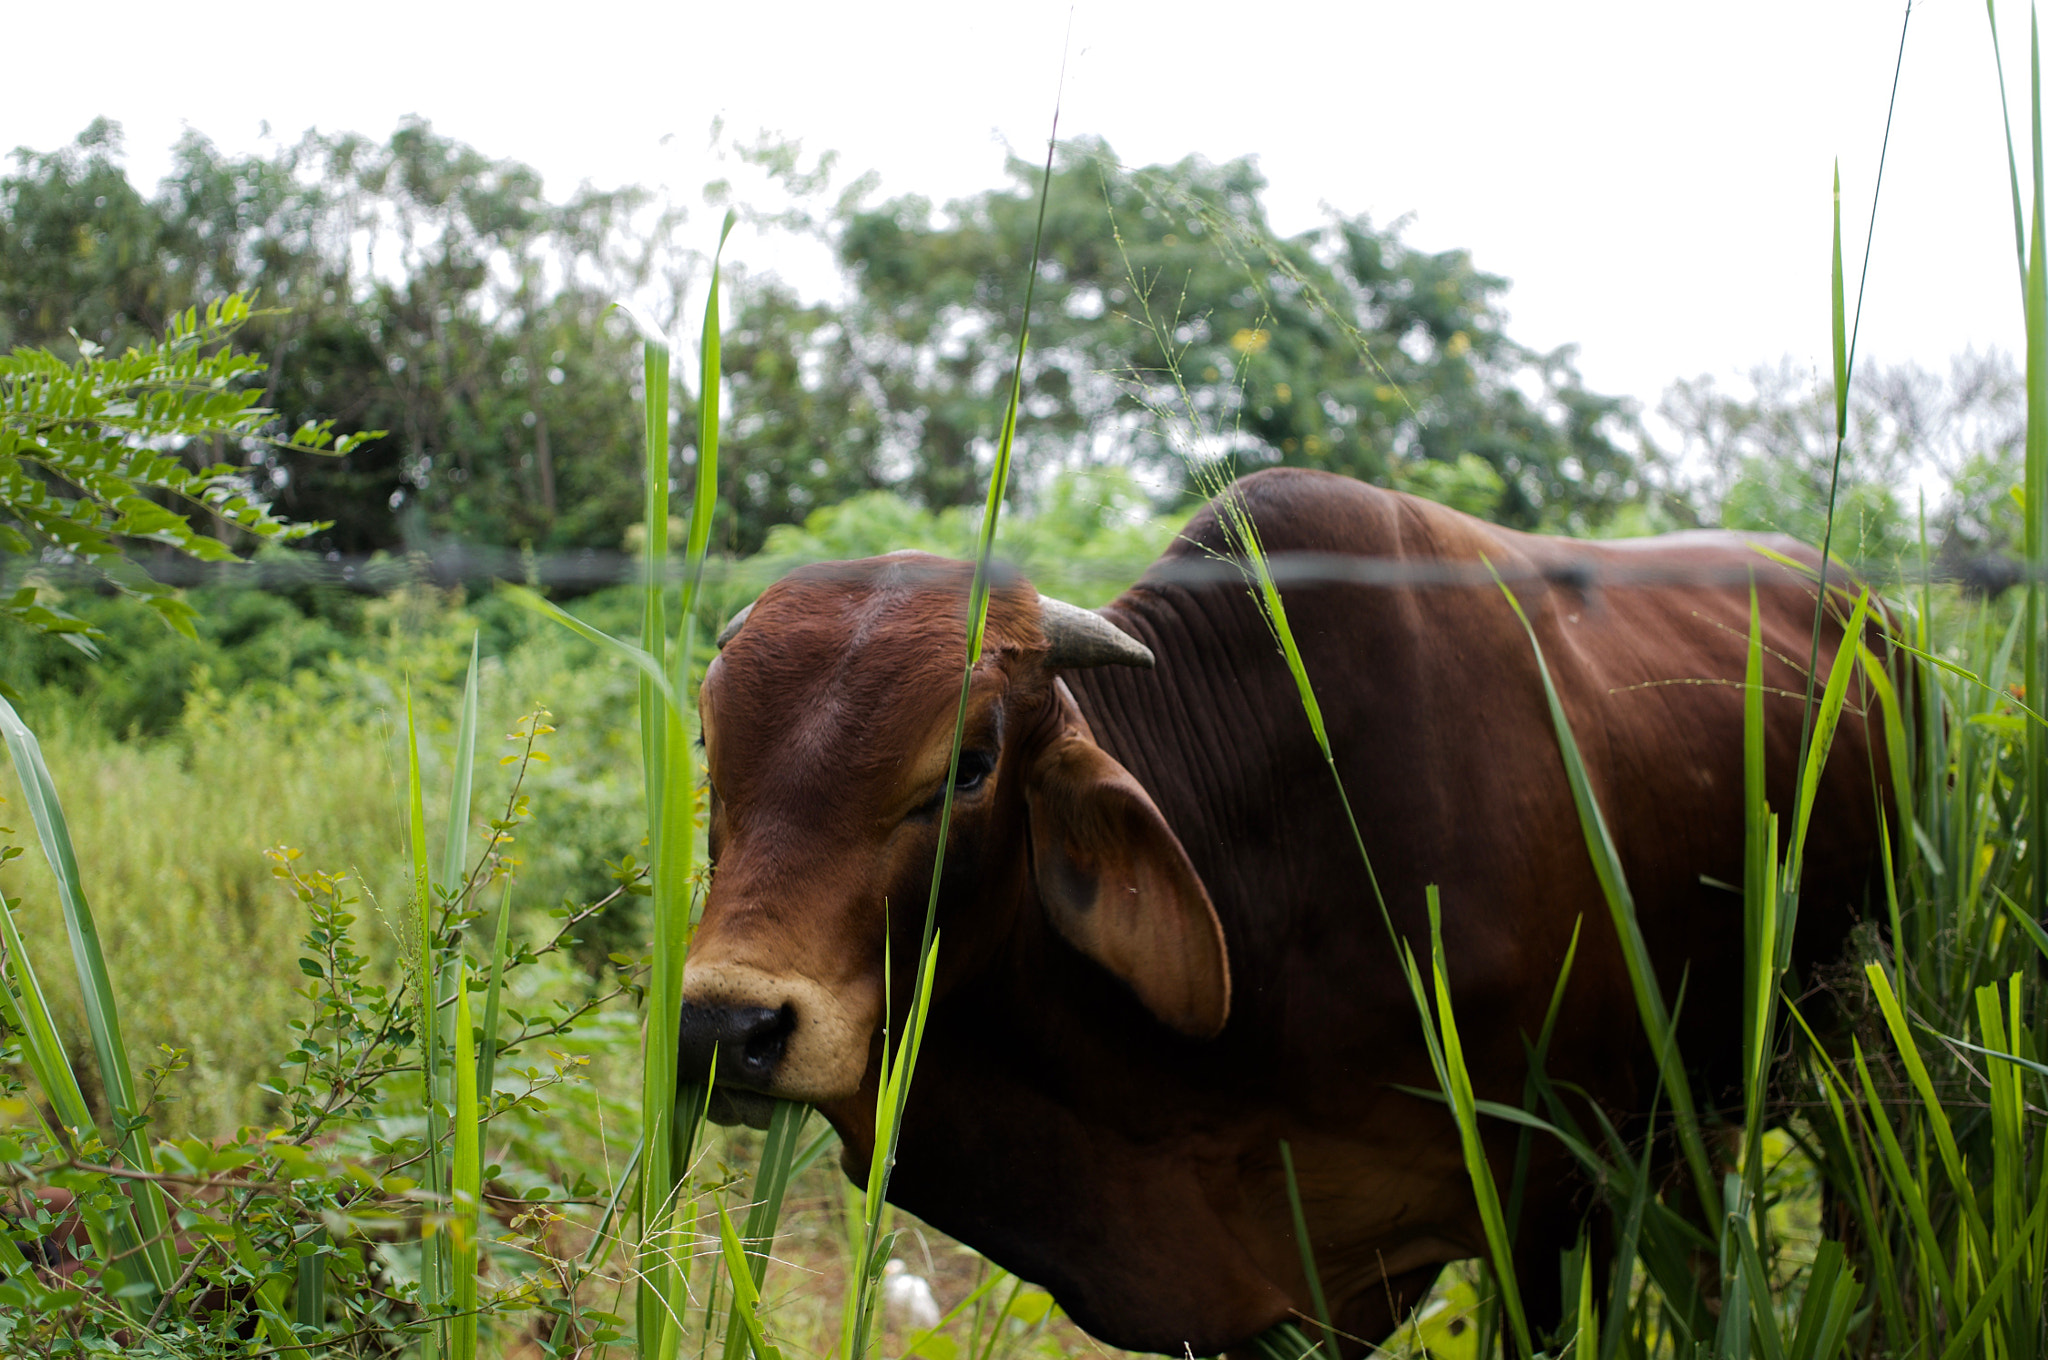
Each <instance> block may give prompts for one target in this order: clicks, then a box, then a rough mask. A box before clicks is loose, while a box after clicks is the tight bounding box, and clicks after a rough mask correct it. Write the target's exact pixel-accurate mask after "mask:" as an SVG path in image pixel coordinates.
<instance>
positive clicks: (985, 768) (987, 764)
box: [910, 750, 996, 818]
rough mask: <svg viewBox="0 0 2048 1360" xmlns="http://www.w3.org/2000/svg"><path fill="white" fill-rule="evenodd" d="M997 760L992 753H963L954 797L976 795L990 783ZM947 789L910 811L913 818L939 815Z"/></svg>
mask: <svg viewBox="0 0 2048 1360" xmlns="http://www.w3.org/2000/svg"><path fill="white" fill-rule="evenodd" d="M995 768H996V758H995V753H994V752H991V751H972V750H970V751H962V752H961V753H960V768H959V771H958V772H957V773H956V774H955V775H954V776H953V796H954V797H955V798H956V799H957V798H959V797H961V796H962V795H964V794H970V793H974V792H975V791H977V790H978V789H980V788H981V786H982V785H983V784H986V783H987V782H988V777H989V776H990V775H991V774H993V773H995ZM945 793H946V791H945V789H944V788H940V789H939V790H938V791H937V792H935V793H933V794H932V796H931V797H929V798H927V799H925V800H924V801H923V802H922V803H919V804H918V805H917V806H916V807H914V808H912V809H911V810H910V815H911V816H912V817H918V818H927V817H936V816H938V815H939V804H940V802H941V801H943V800H944V798H945Z"/></svg>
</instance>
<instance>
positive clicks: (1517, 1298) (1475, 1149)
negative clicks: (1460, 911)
mask: <svg viewBox="0 0 2048 1360" xmlns="http://www.w3.org/2000/svg"><path fill="white" fill-rule="evenodd" d="M1429 953H1430V970H1431V974H1432V978H1433V981H1434V984H1435V994H1436V1018H1437V1034H1438V1038H1439V1040H1440V1041H1441V1043H1442V1045H1443V1070H1442V1072H1441V1074H1440V1075H1441V1077H1442V1079H1443V1082H1444V1089H1445V1093H1446V1094H1448V1095H1449V1096H1450V1098H1451V1112H1452V1114H1453V1115H1454V1116H1455V1117H1456V1118H1457V1121H1458V1142H1459V1146H1460V1147H1461V1148H1462V1149H1463V1151H1464V1154H1465V1169H1466V1171H1467V1173H1468V1174H1469V1175H1470V1177H1471V1180H1472V1193H1473V1196H1474V1198H1476V1199H1477V1200H1478V1202H1479V1221H1480V1223H1481V1224H1482V1226H1483V1227H1484V1228H1485V1231H1486V1245H1487V1248H1488V1251H1489V1254H1490V1256H1491V1258H1492V1265H1493V1270H1494V1273H1495V1274H1496V1275H1497V1276H1499V1278H1500V1286H1501V1291H1500V1292H1501V1299H1502V1301H1503V1302H1504V1303H1505V1304H1506V1306H1507V1310H1508V1325H1509V1326H1510V1328H1511V1329H1512V1330H1513V1332H1514V1337H1515V1346H1516V1349H1517V1350H1518V1351H1519V1353H1520V1354H1521V1355H1522V1357H1523V1360H1533V1357H1534V1356H1535V1354H1536V1347H1535V1344H1534V1342H1533V1341H1532V1339H1531V1337H1530V1334H1529V1319H1528V1316H1527V1315H1526V1314H1525V1313H1524V1312H1523V1309H1522V1291H1521V1287H1520V1285H1519V1284H1518V1283H1517V1281H1516V1279H1515V1258H1514V1249H1513V1244H1512V1242H1511V1240H1510V1238H1509V1235H1508V1228H1507V1220H1506V1217H1505V1216H1504V1215H1503V1214H1502V1212H1501V1205H1500V1191H1499V1189H1498V1187H1496V1186H1495V1184H1494V1180H1493V1171H1492V1168H1491V1167H1489V1166H1488V1165H1487V1160H1486V1147H1485V1145H1484V1144H1483V1143H1482V1142H1481V1141H1480V1137H1479V1118H1478V1115H1477V1113H1476V1112H1475V1110H1474V1108H1473V1094H1472V1074H1471V1073H1470V1072H1469V1071H1467V1070H1466V1067H1465V1050H1464V1045H1463V1044H1462V1043H1461V1042H1460V1040H1459V1037H1458V1022H1457V1017H1456V1016H1455V1015H1453V1014H1452V1009H1451V981H1450V975H1449V973H1448V972H1447V971H1446V968H1445V963H1444V932H1443V911H1442V907H1441V904H1440V903H1439V902H1438V900H1437V891H1436V885H1435V884H1433V883H1432V884H1431V885H1430V886H1429Z"/></svg>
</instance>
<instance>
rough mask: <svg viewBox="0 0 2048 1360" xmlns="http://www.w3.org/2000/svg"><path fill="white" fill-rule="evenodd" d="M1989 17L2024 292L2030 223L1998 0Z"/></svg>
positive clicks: (1987, 3) (1989, 3)
mask: <svg viewBox="0 0 2048 1360" xmlns="http://www.w3.org/2000/svg"><path fill="white" fill-rule="evenodd" d="M1984 14H1985V17H1986V18H1988V19H1989V20H1990V21H1991V64H1992V65H1993V66H1994V67H1996V68H1997V71H1998V115H1999V121H2000V123H2001V124H2003V126H2004V128H2005V169H2006V174H2007V175H2008V176H2009V177H2010V179H2011V181H2012V245H2013V252H2014V253H2015V254H2016V255H2017V256H2018V257H2019V266H2020V291H2021V292H2022V294H2024V293H2025V291H2026V287H2027V223H2026V217H2025V215H2024V213H2023V212H2022V211H2021V209H2020V166H2019V159H2018V157H2017V156H2016V155H2015V154H2014V151H2013V142H2012V105H2011V103H2010V102H2009V101H2008V100H2007V98H2006V94H2005V54H2004V53H2002V52H2001V51H1999V47H1998V10H1997V7H1996V4H1995V0H1984Z"/></svg>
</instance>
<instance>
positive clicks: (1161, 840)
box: [1025, 725, 1230, 1039]
mask: <svg viewBox="0 0 2048 1360" xmlns="http://www.w3.org/2000/svg"><path fill="white" fill-rule="evenodd" d="M1025 796H1026V798H1027V800H1028V801H1029V803H1030V806H1031V858H1032V865H1033V867H1034V868H1035V869H1036V871H1037V877H1038V894H1039V897H1040V899H1041V900H1042V901H1043V902H1044V904H1045V911H1046V915H1047V916H1049V917H1050V918H1051V919H1052V924H1053V927H1054V928H1055V929H1056V930H1058V931H1059V933H1060V934H1061V935H1063V936H1065V937H1066V939H1067V941H1068V943H1070V944H1072V945H1073V946H1074V947H1075V948H1076V949H1078V950H1080V951H1081V952H1082V953H1083V954H1086V955H1087V956H1088V957H1089V958H1091V959H1094V960H1095V961H1096V962H1097V963H1099V964H1101V965H1102V966H1103V967H1104V968H1107V969H1108V970H1109V971H1110V972H1112V973H1114V974H1116V975H1117V976H1118V977H1120V978H1122V979H1123V980H1124V981H1125V982H1126V983H1128V984H1129V985H1130V987H1131V990H1132V991H1134V992H1136V993H1137V994H1138V999H1139V1000H1140V1001H1142V1002H1144V1004H1145V1008H1146V1009H1147V1010H1149V1011H1151V1012H1152V1014H1154V1015H1156V1016H1158V1017H1159V1019H1160V1020H1161V1021H1163V1022H1164V1023H1166V1024H1167V1025H1170V1026H1172V1027H1173V1028H1174V1029H1177V1030H1179V1031H1180V1032H1181V1033H1182V1034H1187V1035H1192V1036H1194V1037H1196V1038H1202V1039H1206V1038H1210V1037H1213V1036H1214V1035H1215V1034H1216V1033H1217V1032H1218V1031H1220V1030H1221V1029H1222V1028H1223V1022H1224V1021H1225V1020H1227V1019H1229V1018H1230V957H1229V954H1228V952H1227V951H1226V950H1225V947H1224V944H1223V925H1222V923H1221V922H1220V921H1218V920H1217V919H1216V908H1215V907H1214V906H1213V905H1211V903H1210V901H1209V892H1208V890H1207V889H1206V888H1204V887H1203V886H1202V880H1201V879H1200V878H1199V877H1197V876H1196V874H1195V867H1194V865H1192V864H1190V863H1188V856H1187V851H1185V850H1183V849H1182V848H1181V844H1180V839H1179V838H1178V837H1177V836H1175V835H1174V834H1173V831H1172V829H1171V828H1170V827H1168V826H1167V825H1166V819H1165V818H1164V817H1162V816H1160V815H1159V808H1158V807H1157V805H1155V804H1154V803H1153V801H1152V798H1151V796H1150V795H1149V794H1147V793H1146V792H1145V788H1144V786H1143V785H1142V784H1140V783H1139V782H1138V781H1137V780H1136V779H1134V778H1132V776H1131V773H1130V771H1128V770H1126V769H1124V767H1123V766H1121V765H1119V764H1117V763H1116V761H1114V760H1112V759H1111V758H1110V757H1109V756H1108V754H1107V753H1105V752H1104V751H1103V750H1102V748H1101V747H1099V746H1097V745H1096V744H1095V742H1094V741H1093V740H1092V739H1091V738H1090V737H1089V736H1088V735H1087V729H1086V727H1085V725H1082V726H1081V727H1080V728H1079V730H1075V729H1074V728H1068V729H1067V730H1066V731H1065V732H1063V733H1062V734H1061V735H1059V736H1057V737H1055V738H1053V739H1052V740H1051V741H1050V742H1048V743H1047V744H1046V747H1045V749H1044V750H1043V751H1042V752H1041V753H1040V754H1039V756H1038V759H1037V760H1036V762H1034V764H1033V766H1032V770H1031V775H1030V779H1029V782H1028V783H1027V785H1026V788H1025Z"/></svg>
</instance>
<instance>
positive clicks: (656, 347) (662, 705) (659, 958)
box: [634, 336, 689, 1360]
mask: <svg viewBox="0 0 2048 1360" xmlns="http://www.w3.org/2000/svg"><path fill="white" fill-rule="evenodd" d="M641 359H642V375H641V390H642V404H641V415H642V430H641V433H642V451H643V462H644V464H645V467H644V475H645V480H646V498H647V499H646V523H647V538H646V543H647V562H646V573H645V578H644V581H643V585H642V594H641V615H640V647H639V649H638V650H639V651H640V652H641V654H642V655H644V656H645V657H646V661H645V662H641V663H637V664H639V665H640V677H639V689H640V750H641V767H642V784H643V797H644V806H645V808H646V811H647V835H648V841H649V858H650V859H651V860H652V861H653V875H652V879H653V881H652V883H651V884H650V887H651V889H652V892H651V895H650V897H649V899H648V910H649V912H650V914H651V916H652V918H653V927H654V940H653V946H654V947H653V961H652V967H651V969H650V976H649V978H648V991H647V1029H646V1037H645V1041H644V1042H645V1051H644V1054H643V1057H642V1061H641V1081H640V1127H641V1143H642V1147H643V1149H644V1151H643V1153H642V1156H641V1160H640V1248H639V1289H638V1292H637V1294H636V1296H635V1301H634V1319H635V1324H636V1326H635V1335H636V1336H637V1337H638V1339H639V1343H640V1348H641V1351H642V1353H643V1354H646V1355H652V1356H655V1357H657V1360H671V1358H672V1357H673V1356H674V1355H675V1353H676V1352H675V1347H676V1344H677V1340H678V1336H677V1331H676V1328H675V1326H674V1323H673V1320H672V1319H671V1318H670V1317H669V1314H668V1298H669V1296H670V1294H671V1292H672V1291H671V1287H670V1286H671V1276H672V1274H673V1272H674V1266H673V1262H672V1259H671V1257H672V1253H671V1252H670V1251H669V1250H668V1249H667V1248H666V1247H665V1246H664V1245H663V1244H662V1242H661V1238H662V1236H663V1231H664V1226H665V1225H666V1224H667V1223H668V1222H669V1220H670V1217H671V1215H672V1214H673V1212H674V1208H675V1206H674V1203H673V1201H674V1198H675V1193H676V1179H677V1175H678V1172H679V1170H680V1168H678V1167H677V1166H676V1165H675V1151H676V1149H675V1087H676V1074H675V1052H676V1042H675V1031H676V1025H677V1023H678V1019H679V1017H678V1016H677V1015H676V1014H674V1013H672V1012H671V1011H670V1010H669V1007H668V998H669V995H670V993H671V991H677V990H679V989H680V979H672V978H670V976H669V973H670V971H671V969H672V967H673V961H674V958H675V948H674V945H673V942H672V941H671V939H670V936H671V935H672V934H673V933H674V930H675V925H676V921H675V917H676V912H675V902H674V898H675V893H676V889H677V887H678V880H677V876H676V872H675V870H676V868H677V865H676V862H675V860H674V858H673V855H674V854H675V853H676V849H677V847H676V846H675V844H674V842H673V840H671V839H670V838H669V833H670V832H671V831H672V829H673V828H674V825H675V822H676V818H675V815H674V810H673V808H672V807H671V804H672V803H673V802H674V801H676V799H675V797H674V795H675V794H676V793H677V792H678V790H676V789H675V788H674V787H673V785H672V783H671V780H670V771H669V762H670V760H671V759H672V758H673V757H674V756H675V755H676V754H677V750H678V747H677V746H676V744H674V743H672V742H671V741H670V738H671V737H672V736H673V735H674V732H675V729H676V728H677V727H679V726H680V723H678V722H674V721H672V720H671V716H670V715H671V714H674V713H676V712H677V705H676V704H675V703H674V702H673V697H674V687H673V682H672V681H671V680H670V679H669V676H668V671H667V668H666V666H665V665H664V664H663V661H662V659H663V657H665V656H666V654H667V651H668V622H667V614H666V609H665V605H664V600H663V594H664V579H663V578H664V574H665V572H666V571H667V567H668V482H669V444H668V397H669V349H668V343H667V342H666V341H665V340H661V339H658V338H655V337H652V336H650V337H648V338H647V340H646V342H645V344H644V345H643V346H642V353H641ZM665 696H666V697H667V698H668V699H669V700H670V701H669V702H664V697H665ZM683 749H684V750H687V747H686V746H685V747H684V748H683ZM684 758H685V759H687V758H688V757H687V755H685V756H684ZM682 839H683V844H684V847H685V849H684V851H683V853H687V846H688V844H689V837H688V835H687V834H685V835H684V836H683V838H682Z"/></svg>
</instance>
